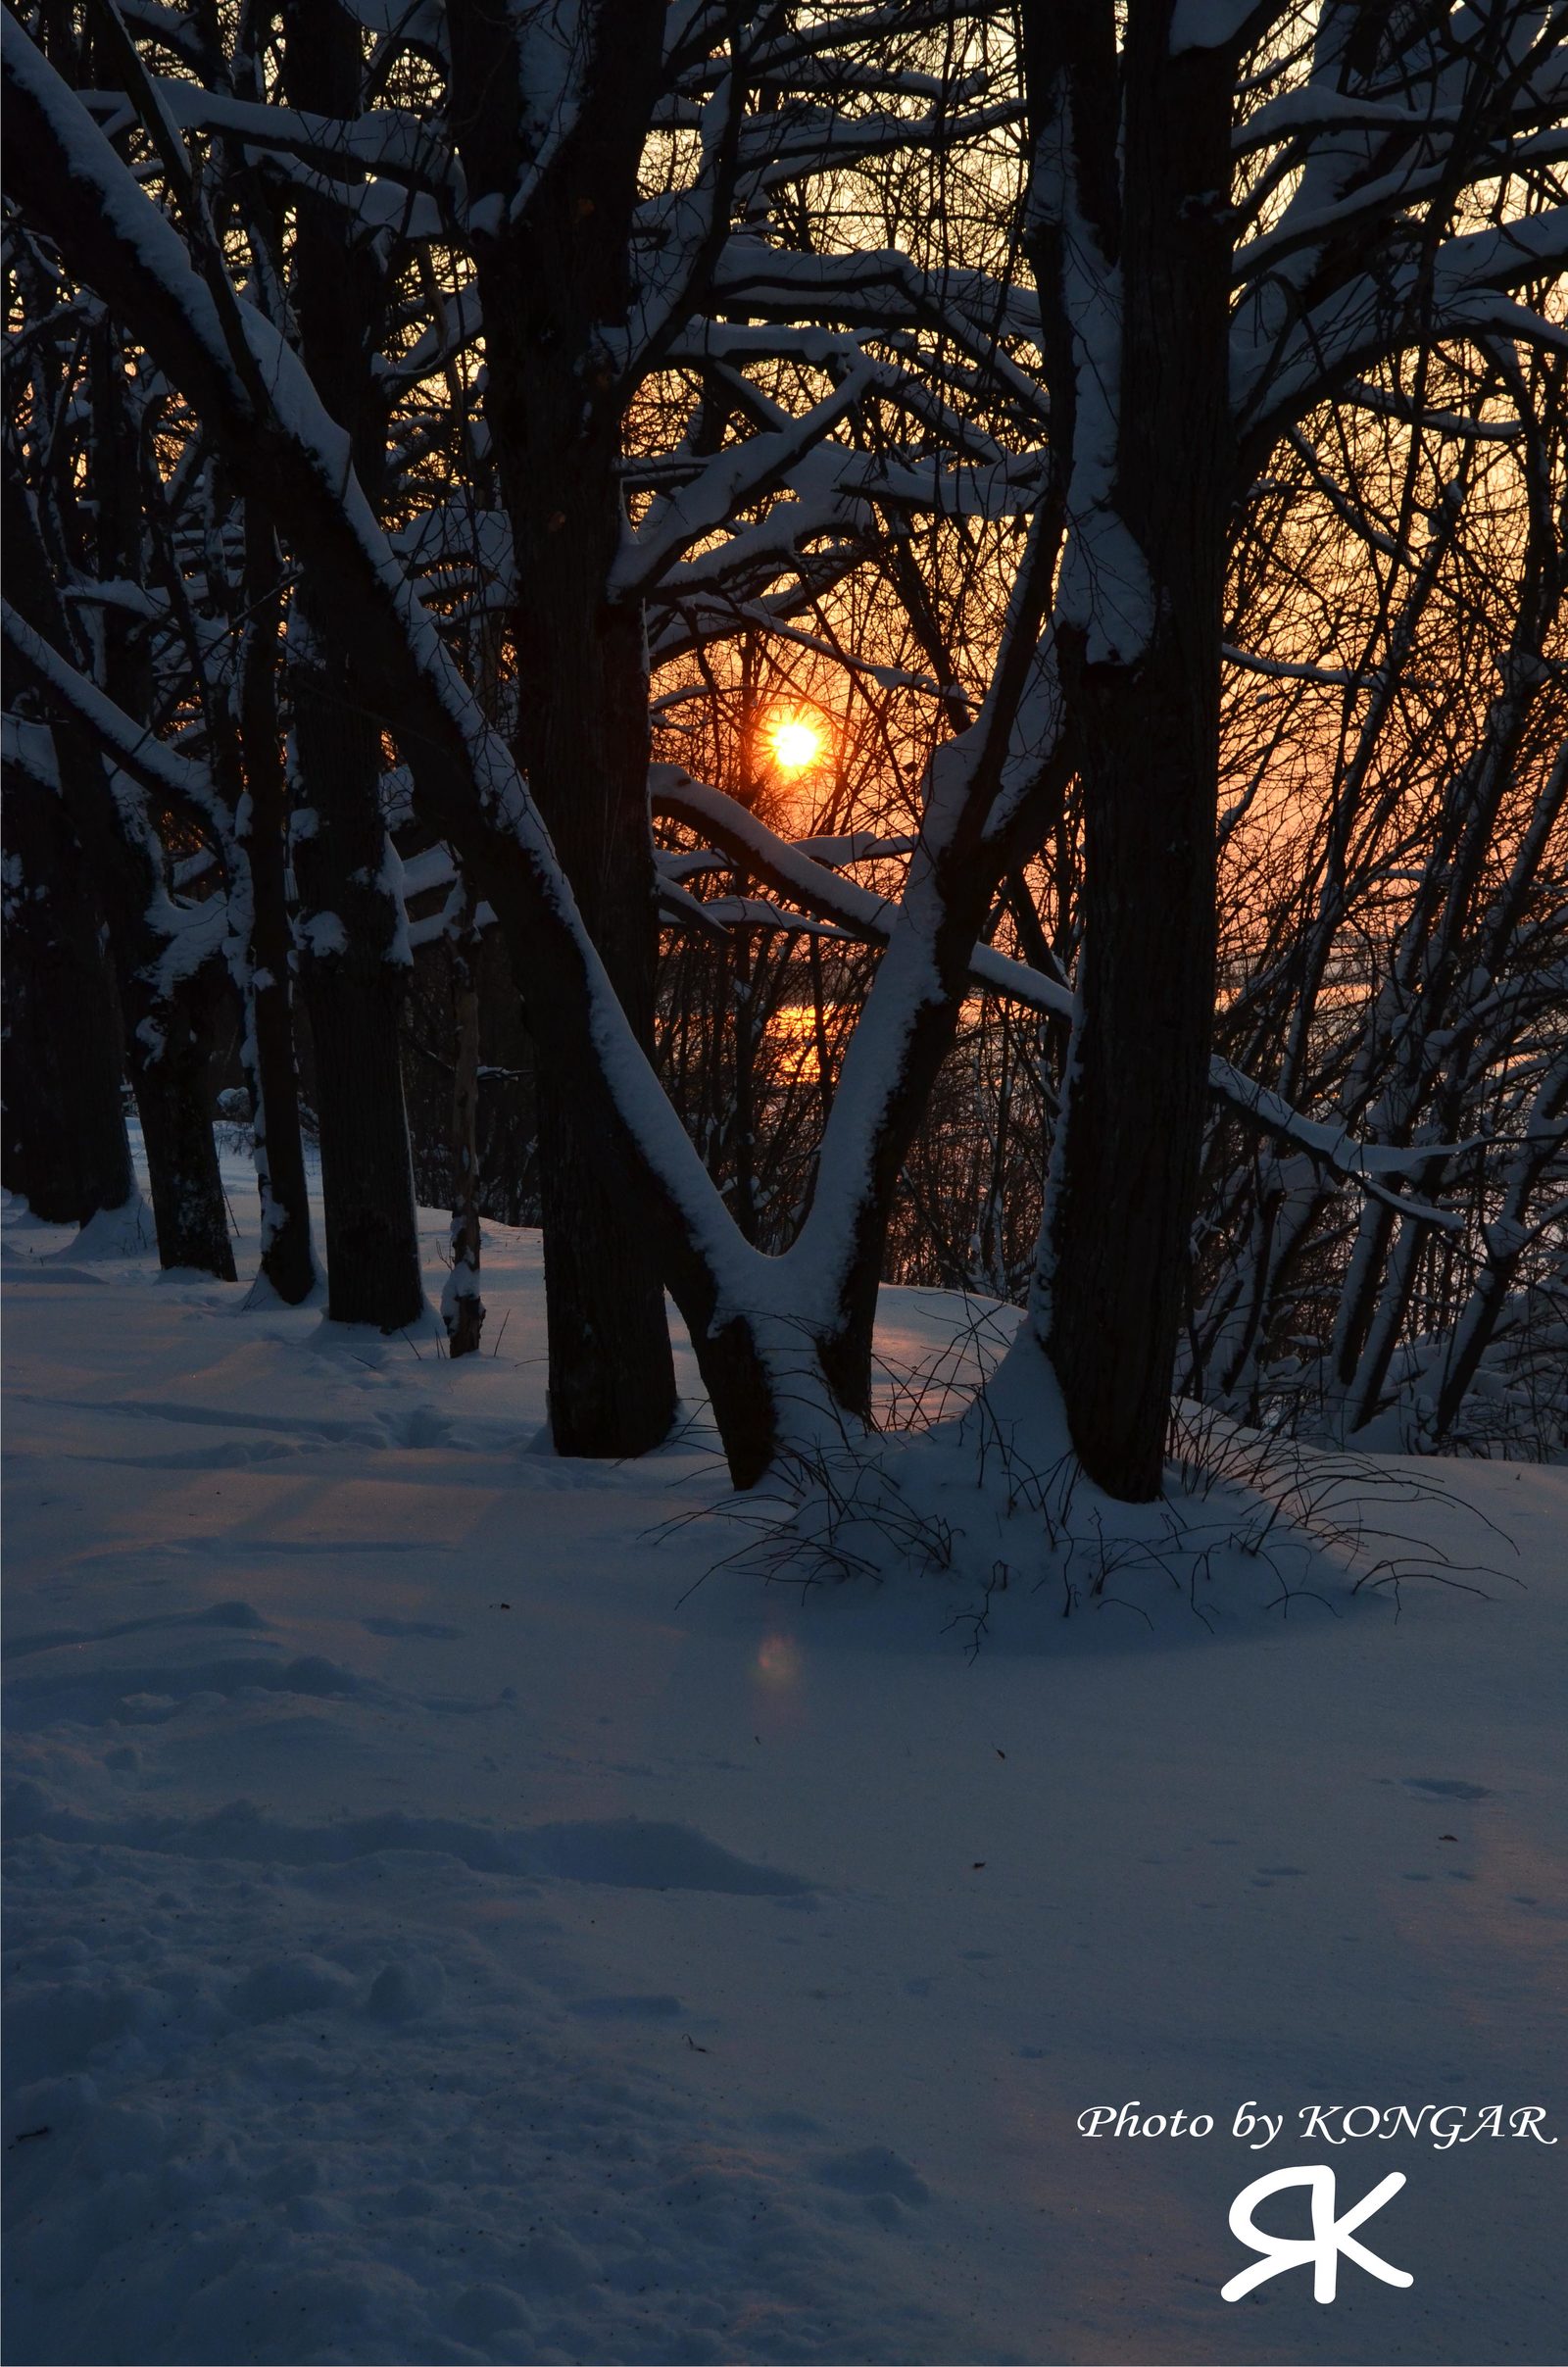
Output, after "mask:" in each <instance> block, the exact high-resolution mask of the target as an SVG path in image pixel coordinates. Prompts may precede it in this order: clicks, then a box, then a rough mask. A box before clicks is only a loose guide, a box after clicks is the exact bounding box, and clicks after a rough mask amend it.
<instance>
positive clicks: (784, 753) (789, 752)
mask: <svg viewBox="0 0 1568 2367" xmlns="http://www.w3.org/2000/svg"><path fill="white" fill-rule="evenodd" d="M770 737H771V739H772V743H773V761H774V763H775V764H778V765H779V766H780V767H781V769H782V770H783V771H785V772H804V770H805V769H806V767H807V765H808V764H815V763H816V760H817V758H818V757H819V756H820V755H821V753H822V735H821V733H820V732H819V731H816V730H814V729H813V728H812V726H811V725H810V724H809V723H803V722H802V721H801V719H800V717H799V716H798V715H792V716H790V717H788V718H787V719H786V720H785V721H783V722H780V723H775V724H774V726H773V729H772V732H771V734H770Z"/></svg>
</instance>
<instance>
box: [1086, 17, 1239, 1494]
mask: <svg viewBox="0 0 1568 2367" xmlns="http://www.w3.org/2000/svg"><path fill="white" fill-rule="evenodd" d="M1169 15H1170V9H1169V0H1134V5H1133V7H1132V9H1131V13H1130V18H1129V25H1128V34H1127V44H1126V49H1125V53H1124V59H1123V69H1124V74H1125V93H1126V96H1125V117H1124V145H1123V154H1124V157H1125V165H1124V170H1123V202H1122V220H1121V246H1120V257H1119V262H1120V283H1121V288H1122V291H1123V294H1122V305H1123V321H1122V335H1121V370H1120V382H1121V390H1122V401H1121V405H1120V420H1119V435H1118V442H1117V448H1116V475H1115V488H1114V507H1115V510H1116V512H1117V513H1118V515H1119V517H1120V519H1121V521H1122V523H1123V525H1124V526H1125V528H1126V530H1127V532H1128V533H1129V534H1130V535H1131V536H1132V538H1133V540H1134V541H1135V542H1136V544H1137V545H1138V547H1139V549H1140V551H1141V552H1142V554H1143V560H1144V563H1145V566H1146V567H1147V569H1148V574H1149V578H1150V603H1149V605H1150V609H1151V612H1152V616H1151V620H1150V630H1149V633H1148V638H1147V640H1146V642H1145V644H1144V646H1143V648H1142V649H1141V650H1140V651H1138V652H1137V654H1136V655H1135V656H1134V657H1133V659H1132V662H1131V663H1125V662H1120V661H1119V660H1118V658H1117V657H1116V655H1115V653H1114V650H1113V649H1112V650H1111V651H1109V652H1108V653H1107V651H1106V646H1105V632H1104V631H1103V630H1102V629H1100V628H1096V630H1095V631H1093V632H1091V633H1090V634H1089V635H1085V634H1083V633H1082V632H1071V633H1069V632H1065V631H1064V632H1063V633H1062V636H1061V639H1062V647H1063V656H1064V671H1065V672H1066V674H1067V679H1068V687H1069V692H1070V695H1071V696H1072V697H1073V699H1074V702H1075V705H1076V710H1077V715H1078V722H1079V753H1080V770H1081V778H1082V785H1083V796H1084V810H1085V850H1084V945H1083V954H1082V960H1081V966H1080V971H1079V990H1080V996H1081V1004H1082V1017H1081V1020H1080V1022H1079V1025H1078V1027H1077V1029H1076V1031H1075V1036H1074V1042H1073V1047H1072V1055H1071V1063H1072V1064H1071V1070H1070V1074H1069V1083H1068V1094H1067V1109H1066V1113H1065V1119H1064V1123H1065V1136H1064V1140H1063V1144H1062V1149H1061V1154H1060V1159H1059V1165H1058V1184H1057V1189H1056V1191H1055V1193H1054V1205H1053V1207H1052V1209H1051V1211H1050V1213H1049V1217H1048V1223H1049V1226H1050V1244H1049V1258H1048V1260H1047V1272H1048V1275H1049V1284H1050V1316H1049V1320H1050V1332H1049V1339H1048V1346H1049V1349H1050V1353H1051V1356H1052V1360H1053V1362H1054V1366H1055V1369H1056V1372H1057V1375H1058V1378H1059V1380H1060V1383H1061V1389H1062V1395H1063V1399H1064V1402H1065V1407H1066V1413H1067V1420H1068V1424H1069V1427H1070V1430H1071V1434H1072V1439H1073V1444H1074V1446H1075V1447H1076V1449H1077V1451H1078V1454H1079V1455H1080V1457H1081V1459H1082V1461H1083V1464H1084V1467H1085V1469H1086V1470H1087V1471H1088V1472H1089V1474H1090V1476H1091V1478H1093V1479H1094V1480H1096V1481H1097V1482H1098V1483H1099V1485H1100V1486H1101V1487H1103V1488H1104V1489H1105V1490H1106V1491H1107V1493H1109V1494H1110V1495H1113V1496H1117V1497H1122V1498H1125V1499H1128V1500H1131V1501H1133V1502H1139V1501H1143V1500H1146V1499H1148V1498H1151V1497H1153V1496H1156V1495H1157V1494H1158V1493H1159V1489H1160V1485H1161V1480H1162V1476H1163V1468H1164V1444H1165V1433H1166V1426H1167V1422H1168V1419H1169V1410H1170V1393H1171V1385H1172V1376H1173V1372H1174V1367H1175V1358H1176V1347H1177V1339H1178V1333H1179V1328H1180V1322H1181V1312H1182V1307H1183V1303H1184V1294H1185V1287H1186V1272H1187V1262H1188V1255H1189V1245H1190V1240H1191V1233H1192V1224H1193V1216H1194V1211H1195V1206H1196V1197H1197V1190H1198V1178H1199V1166H1200V1159H1201V1149H1202V1135H1203V1122H1204V1112H1205V1108H1206V1098H1207V1097H1206V1083H1205V1080H1206V1074H1207V1063H1208V1054H1209V1040H1210V1033H1211V1029H1212V1024H1213V997H1214V950H1215V925H1216V924H1215V912H1214V826H1215V799H1216V794H1217V783H1218V748H1219V683H1220V643H1221V603H1222V595H1223V584H1224V552H1225V528H1226V520H1227V498H1228V470H1229V468H1230V465H1231V453H1232V443H1231V429H1230V420H1229V410H1228V390H1227V382H1226V380H1227V360H1228V344H1227V298H1228V284H1229V232H1228V226H1227V215H1226V206H1227V193H1228V190H1229V186H1230V157H1229V140H1230V110H1231V86H1232V84H1231V70H1230V66H1229V62H1228V60H1227V58H1226V57H1225V56H1224V54H1223V53H1218V54H1214V53H1204V52H1201V51H1199V52H1190V53H1187V54H1185V55H1181V56H1177V57H1174V58H1173V57H1170V56H1169V55H1168V54H1167V32H1168V19H1169ZM1076 522H1077V521H1075V523H1076Z"/></svg>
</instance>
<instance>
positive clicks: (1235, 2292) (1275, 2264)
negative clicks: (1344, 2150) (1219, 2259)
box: [1220, 2162, 1415, 2301]
mask: <svg viewBox="0 0 1568 2367" xmlns="http://www.w3.org/2000/svg"><path fill="white" fill-rule="evenodd" d="M1403 2184H1404V2172H1403V2171H1402V2170H1392V2171H1391V2172H1390V2173H1389V2175H1388V2177H1387V2178H1383V2179H1380V2180H1379V2181H1378V2183H1377V2185H1376V2186H1375V2187H1374V2188H1373V2189H1372V2192H1371V2193H1370V2194H1363V2195H1362V2197H1361V2199H1360V2201H1359V2202H1357V2203H1355V2204H1353V2205H1352V2206H1351V2208H1350V2209H1349V2210H1348V2211H1347V2212H1346V2213H1345V2216H1344V2217H1343V2218H1342V2219H1336V2217H1335V2216H1334V2172H1333V2171H1332V2170H1331V2169H1329V2168H1328V2167H1327V2166H1326V2165H1325V2164H1324V2163H1322V2162H1312V2163H1308V2164H1306V2165H1304V2166H1303V2167H1302V2168H1300V2169H1299V2170H1270V2172H1269V2173H1268V2175H1267V2177H1266V2178H1254V2179H1253V2181H1252V2183H1251V2185H1250V2187H1243V2189H1242V2191H1241V2193H1240V2194H1238V2195H1237V2197H1236V2200H1235V2201H1234V2202H1233V2203H1232V2204H1231V2234H1232V2235H1233V2236H1234V2237H1236V2239H1237V2240H1238V2242H1239V2243H1242V2244H1248V2245H1250V2248H1251V2249H1252V2250H1253V2251H1254V2252H1261V2253H1262V2255H1263V2257H1262V2259H1261V2260H1254V2261H1253V2263H1252V2265H1251V2267H1250V2268H1244V2269H1241V2270H1240V2271H1238V2273H1237V2274H1236V2275H1235V2276H1234V2277H1232V2279H1231V2281H1230V2283H1229V2284H1228V2285H1224V2286H1222V2287H1221V2288H1220V2298H1221V2300H1223V2301H1239V2300H1240V2299H1241V2298H1242V2295H1243V2294H1244V2293H1250V2292H1251V2291H1252V2288H1253V2287H1254V2286H1255V2285H1266V2284H1267V2282H1268V2280H1269V2278H1270V2277H1282V2276H1283V2275H1284V2274H1285V2271H1286V2270H1287V2269H1288V2268H1305V2266H1306V2265H1307V2262H1308V2261H1310V2262H1311V2264H1312V2298H1313V2300H1314V2301H1332V2300H1333V2298H1334V2294H1335V2290H1336V2286H1337V2283H1338V2278H1339V2268H1340V2254H1341V2252H1343V2253H1344V2254H1345V2256H1346V2258H1347V2259H1348V2260H1353V2261H1355V2263H1356V2264H1357V2266H1358V2267H1360V2268H1364V2269H1365V2270H1366V2273H1367V2275H1368V2276H1369V2277H1376V2278H1378V2279H1379V2280H1380V2282H1381V2283H1382V2284H1384V2285H1411V2284H1413V2283H1414V2281H1415V2280H1414V2279H1413V2278H1412V2277H1409V2276H1407V2275H1406V2273H1405V2271H1404V2270H1403V2269H1402V2268H1391V2267H1390V2266H1389V2263H1388V2262H1387V2260H1380V2259H1379V2258H1378V2255H1377V2253H1376V2252H1373V2251H1368V2249H1367V2247H1366V2245H1365V2244H1357V2243H1356V2241H1355V2238H1354V2236H1353V2235H1352V2234H1351V2232H1350V2231H1351V2229H1352V2228H1358V2227H1359V2226H1360V2225H1361V2223H1362V2221H1363V2220H1365V2219H1370V2218H1371V2216H1372V2214H1373V2212H1374V2211H1381V2210H1382V2208H1383V2205H1384V2204H1385V2203H1386V2202H1387V2201H1388V2199H1389V2197H1390V2196H1391V2195H1392V2194H1397V2193H1398V2191H1399V2189H1400V2188H1401V2187H1402V2186H1403ZM1286 2187H1310V2188H1311V2190H1312V2233H1311V2234H1310V2236H1270V2235H1267V2234H1265V2232H1264V2231H1263V2229H1262V2228H1260V2227H1259V2226H1258V2225H1257V2224H1256V2222H1255V2221H1254V2219H1253V2217H1252V2208H1253V2205H1254V2204H1255V2203H1259V2202H1261V2201H1262V2200H1263V2198H1264V2196H1265V2195H1267V2194H1280V2193H1281V2192H1282V2191H1283V2190H1284V2189H1285V2188H1286Z"/></svg>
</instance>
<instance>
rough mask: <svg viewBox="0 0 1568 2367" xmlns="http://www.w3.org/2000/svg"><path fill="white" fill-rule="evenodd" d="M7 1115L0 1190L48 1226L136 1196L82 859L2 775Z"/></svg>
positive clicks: (113, 1018) (49, 809) (64, 831)
mask: <svg viewBox="0 0 1568 2367" xmlns="http://www.w3.org/2000/svg"><path fill="white" fill-rule="evenodd" d="M5 805H6V831H5V836H6V854H7V858H8V862H9V865H10V868H9V870H8V873H7V879H6V889H5V961H4V971H5V1020H4V1030H3V1032H4V1039H5V1062H4V1075H5V1115H4V1123H3V1127H0V1161H3V1165H0V1182H3V1184H4V1186H5V1189H6V1190H7V1191H8V1192H20V1193H21V1194H22V1196H23V1198H24V1199H25V1201H26V1203H27V1206H28V1208H30V1209H31V1210H32V1213H33V1214H34V1215H35V1216H41V1217H42V1218H43V1219H44V1220H45V1222H46V1223H49V1224H75V1225H83V1224H86V1223H88V1222H89V1221H90V1220H91V1218H92V1217H94V1216H96V1215H97V1214H98V1212H99V1210H100V1209H102V1208H123V1207H124V1205H125V1203H126V1202H127V1201H128V1200H129V1199H130V1197H131V1195H132V1193H133V1192H134V1190H135V1176H134V1174H133V1172H132V1169H131V1163H130V1145H129V1143H128V1141H127V1139H126V1135H125V1115H124V1110H123V1106H122V1103H121V1095H120V1027H119V1021H118V1018H117V1015H116V1012H115V1009H114V1000H113V995H112V992H111V989H110V983H109V969H108V964H107V962H105V960H104V951H103V947H102V945H101V943H100V941H99V925H100V924H99V919H98V913H97V909H96V906H95V903H94V900H93V898H92V897H91V896H90V895H89V894H86V893H84V892H83V889H84V883H83V878H82V856H81V850H80V848H79V847H78V846H77V844H76V841H75V839H74V838H73V835H72V831H71V828H70V825H69V823H68V822H67V820H66V817H65V814H64V812H63V810H62V808H61V805H60V801H59V799H58V797H56V796H54V795H53V794H52V793H51V792H50V791H49V790H47V789H45V788H42V787H40V786H37V785H35V784H34V783H32V782H31V781H26V780H23V779H21V778H19V777H13V776H11V775H10V774H8V775H7V780H6V800H5Z"/></svg>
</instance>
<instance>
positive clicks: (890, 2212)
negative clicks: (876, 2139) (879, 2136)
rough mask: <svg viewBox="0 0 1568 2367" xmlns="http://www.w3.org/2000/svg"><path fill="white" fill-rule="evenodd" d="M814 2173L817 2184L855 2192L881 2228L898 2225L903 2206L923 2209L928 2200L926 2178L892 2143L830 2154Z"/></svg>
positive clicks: (929, 2194)
mask: <svg viewBox="0 0 1568 2367" xmlns="http://www.w3.org/2000/svg"><path fill="white" fill-rule="evenodd" d="M814 2175H815V2178H816V2183H817V2185H818V2186H824V2187H833V2188H836V2189H837V2190H838V2192H839V2193H840V2194H855V2195H858V2196H859V2198H860V2199H861V2201H862V2202H863V2203H864V2205H865V2208H866V2209H867V2211H869V2213H870V2214H871V2216H872V2218H874V2219H879V2220H880V2221H881V2223H882V2225H883V2226H884V2227H890V2228H891V2227H898V2226H900V2225H901V2224H902V2222H903V2219H904V2214H905V2212H906V2210H907V2209H914V2210H923V2209H924V2207H925V2205H926V2204H927V2203H928V2202H929V2201H930V2199H931V2189H930V2188H929V2187H928V2186H927V2185H926V2182H925V2180H924V2179H923V2178H922V2177H921V2176H920V2175H919V2172H918V2171H917V2170H915V2169H914V2168H912V2167H911V2165H910V2164H909V2163H908V2162H907V2161H906V2160H905V2158H904V2156H903V2154H902V2153H895V2152H894V2150H893V2147H892V2146H891V2145H861V2146H859V2147H858V2148H857V2149H856V2150H854V2151H850V2152H844V2153H829V2154H827V2155H825V2156H824V2157H823V2158H822V2159H821V2160H820V2161H818V2163H817V2165H816V2169H815V2172H814Z"/></svg>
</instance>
